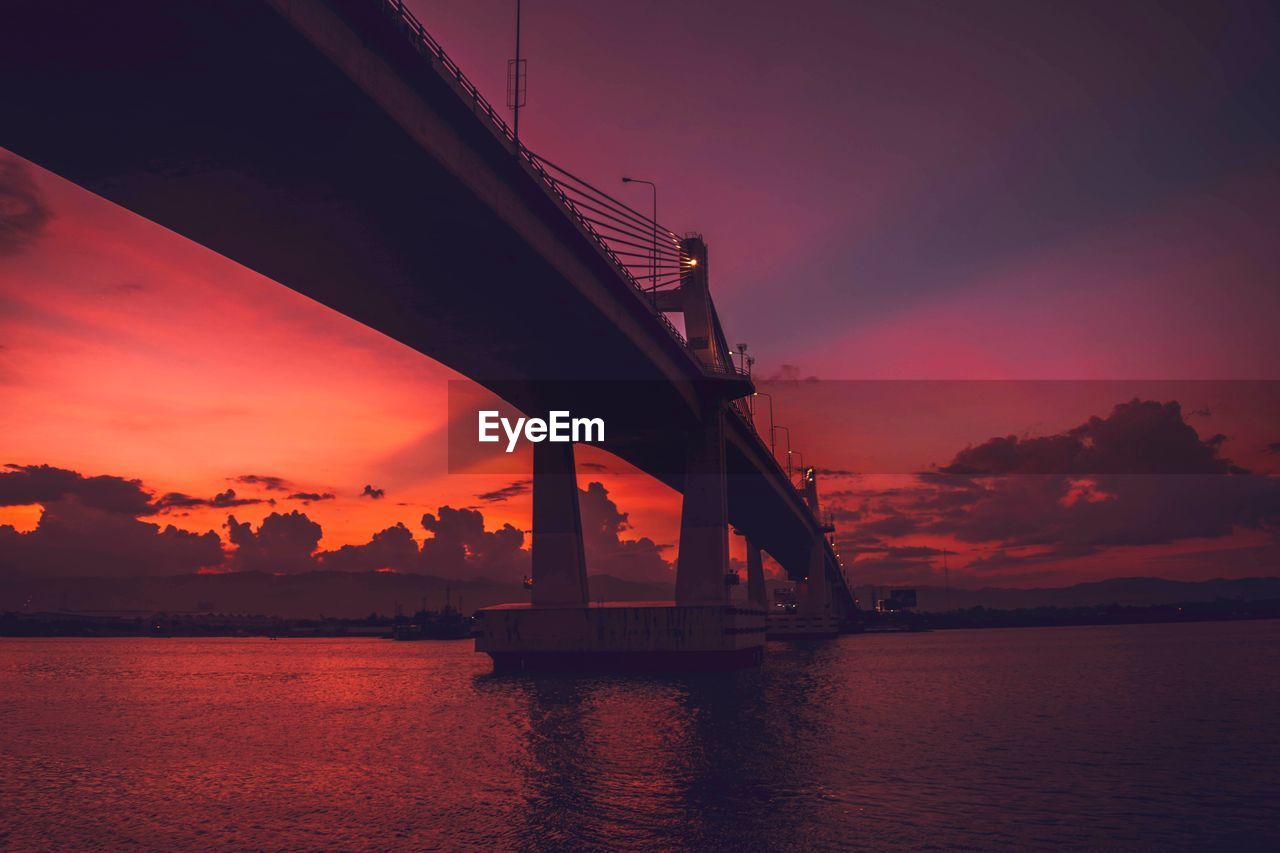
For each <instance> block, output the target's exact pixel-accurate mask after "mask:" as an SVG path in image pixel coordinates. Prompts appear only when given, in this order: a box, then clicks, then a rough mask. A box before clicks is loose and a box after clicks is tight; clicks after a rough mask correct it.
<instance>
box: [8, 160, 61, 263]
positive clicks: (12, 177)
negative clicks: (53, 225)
mask: <svg viewBox="0 0 1280 853" xmlns="http://www.w3.org/2000/svg"><path fill="white" fill-rule="evenodd" d="M52 218H53V213H52V212H51V211H50V210H49V208H48V206H47V205H46V204H45V202H44V198H43V196H42V194H41V193H40V188H39V187H38V186H36V182H35V180H34V179H33V178H32V177H31V172H30V170H29V169H28V168H27V167H26V165H25V164H23V163H22V162H21V161H19V160H18V159H17V158H15V157H6V156H2V155H0V255H14V254H17V253H18V252H21V251H22V250H23V249H25V248H27V247H28V246H30V245H31V244H33V243H34V242H35V241H36V239H37V238H39V236H40V232H42V231H43V230H44V228H45V226H46V225H48V224H49V220H50V219H52Z"/></svg>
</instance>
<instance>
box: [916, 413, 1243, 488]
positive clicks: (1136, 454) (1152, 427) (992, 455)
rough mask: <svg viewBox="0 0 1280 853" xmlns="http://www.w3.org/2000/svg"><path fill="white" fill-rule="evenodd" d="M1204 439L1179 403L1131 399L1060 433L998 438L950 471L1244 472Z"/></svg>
mask: <svg viewBox="0 0 1280 853" xmlns="http://www.w3.org/2000/svg"><path fill="white" fill-rule="evenodd" d="M1225 440H1226V437H1225V436H1222V435H1215V436H1212V437H1210V438H1208V439H1201V438H1200V436H1199V435H1198V434H1197V433H1196V431H1195V428H1194V427H1192V426H1191V425H1190V424H1188V423H1187V422H1186V420H1185V419H1184V418H1183V415H1182V408H1181V406H1179V405H1178V403H1177V402H1176V401H1175V402H1170V403H1158V402H1155V401H1153V400H1137V399H1135V400H1132V401H1130V402H1128V403H1121V404H1119V405H1117V406H1116V407H1115V408H1114V409H1112V410H1111V414H1110V415H1108V416H1107V417H1105V418H1100V417H1098V416H1097V415H1094V416H1093V417H1091V418H1089V420H1088V421H1086V422H1085V423H1083V424H1081V425H1080V426H1078V427H1076V428H1075V429H1072V430H1069V431H1067V432H1066V433H1063V434H1059V435H1051V436H1044V437H1041V438H1024V439H1019V438H1018V437H1017V436H1013V435H1010V436H1005V437H1002V438H993V439H990V440H989V441H987V442H984V443H983V444H980V445H978V446H977V447H969V448H966V449H964V450H962V451H960V452H959V453H957V454H956V456H955V458H954V459H953V460H952V461H951V464H950V465H947V466H946V467H944V468H942V469H941V470H942V472H943V473H945V474H963V475H966V476H992V475H1001V474H1242V473H1245V471H1244V470H1243V469H1241V468H1239V467H1237V466H1235V465H1233V464H1232V463H1231V461H1230V460H1229V459H1223V458H1222V457H1221V456H1220V455H1219V451H1220V449H1221V447H1222V443H1223V441H1225Z"/></svg>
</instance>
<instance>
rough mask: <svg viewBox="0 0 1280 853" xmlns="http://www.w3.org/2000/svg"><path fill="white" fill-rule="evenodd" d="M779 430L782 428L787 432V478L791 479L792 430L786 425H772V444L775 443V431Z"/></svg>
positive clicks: (770, 437) (770, 439)
mask: <svg viewBox="0 0 1280 853" xmlns="http://www.w3.org/2000/svg"><path fill="white" fill-rule="evenodd" d="M778 430H782V431H783V432H785V433H786V434H787V479H788V480H790V479H791V430H789V429H787V428H786V427H784V426H776V427H772V428H771V429H770V430H769V443H770V444H772V443H773V433H775V432H777V431H778ZM775 456H776V454H775Z"/></svg>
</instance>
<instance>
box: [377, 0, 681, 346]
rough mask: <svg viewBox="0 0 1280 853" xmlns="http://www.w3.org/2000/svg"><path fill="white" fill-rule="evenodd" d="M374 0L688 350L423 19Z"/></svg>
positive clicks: (400, 0) (393, 2)
mask: <svg viewBox="0 0 1280 853" xmlns="http://www.w3.org/2000/svg"><path fill="white" fill-rule="evenodd" d="M377 2H378V4H379V5H380V6H381V7H382V8H383V9H384V10H386V11H387V12H389V13H391V14H392V15H394V16H395V18H396V20H397V22H398V23H399V24H400V25H401V26H402V27H405V28H407V30H408V32H409V34H410V35H412V36H414V37H415V38H416V39H417V46H418V48H419V50H420V51H422V50H424V49H425V51H426V53H427V54H429V55H430V56H431V58H432V59H434V60H435V61H436V62H438V63H439V64H440V66H441V67H442V68H443V69H444V70H445V71H446V72H448V74H449V76H450V77H452V78H453V80H454V82H456V83H457V84H458V86H459V87H461V89H462V91H463V92H464V93H465V94H466V95H467V97H468V98H470V100H471V103H472V106H473V109H474V112H475V114H476V115H477V116H478V117H479V118H480V119H481V120H482V121H484V122H487V123H488V125H489V129H490V130H492V131H493V132H495V133H496V134H497V135H498V136H499V137H500V138H502V139H504V140H506V141H508V142H510V143H511V144H513V145H514V146H515V147H516V151H517V152H518V154H519V156H520V160H521V162H522V163H524V164H525V166H527V167H528V168H529V169H530V170H531V171H532V172H533V173H534V175H535V177H537V178H538V179H539V181H540V183H541V184H542V186H543V188H544V189H545V190H547V191H548V192H549V193H550V194H551V196H552V197H553V198H555V199H556V200H557V201H558V202H559V203H560V206H561V208H562V209H563V210H564V212H565V213H566V214H567V215H568V216H569V218H570V220H571V221H573V222H574V223H575V224H576V225H577V226H578V227H579V228H581V229H582V230H583V231H584V232H585V233H586V234H587V236H588V237H589V238H590V239H591V240H592V241H594V242H595V244H596V246H597V247H598V248H599V249H600V250H601V251H602V252H603V253H604V254H605V256H606V258H607V259H608V260H609V261H610V262H611V263H612V264H613V266H614V269H615V270H616V271H617V272H618V274H619V275H620V276H622V278H623V279H624V280H625V281H627V282H629V283H630V284H631V286H632V288H633V289H634V290H635V291H636V292H637V293H638V294H639V295H640V296H641V297H642V299H643V301H644V302H645V304H646V305H647V306H648V307H649V309H650V313H652V314H653V315H654V317H656V318H657V319H658V320H659V321H660V322H661V323H662V325H663V327H664V328H665V329H666V330H667V333H668V334H670V335H671V336H672V337H673V338H674V339H675V340H676V342H677V343H679V344H680V346H681V347H683V348H684V349H685V350H688V348H689V345H688V342H687V341H685V339H684V335H682V334H680V330H679V329H677V328H676V327H675V324H673V323H672V322H671V320H669V319H668V318H667V316H666V315H665V314H663V313H662V312H661V311H659V310H657V307H656V306H655V305H654V304H653V303H652V301H651V300H650V299H647V298H644V297H646V296H647V293H646V291H645V288H644V286H643V285H641V284H640V282H639V281H637V280H636V278H635V276H634V275H632V273H631V271H630V270H629V269H628V268H627V265H626V264H625V263H623V261H622V259H621V258H620V257H618V254H617V253H616V252H615V251H614V250H613V249H611V248H610V247H609V244H608V243H607V242H606V241H605V240H604V238H603V237H602V236H601V235H600V233H599V232H598V231H596V229H595V228H594V227H592V225H591V223H590V222H588V221H587V219H586V218H585V217H584V215H583V213H582V212H581V211H580V210H579V209H578V208H577V206H576V205H574V203H573V201H572V200H571V199H570V198H569V197H568V195H567V194H566V193H565V192H564V190H563V189H562V188H561V187H560V186H559V182H558V181H556V180H555V179H554V178H553V177H552V176H551V175H550V174H549V173H548V172H547V170H546V168H545V167H544V166H543V165H542V163H541V162H540V160H539V158H538V156H537V155H535V154H534V153H533V152H532V151H530V150H529V149H528V148H526V147H525V146H524V144H523V143H521V142H520V141H519V140H517V139H516V137H515V133H514V132H512V130H511V127H510V126H509V125H508V124H507V122H506V120H505V119H503V118H502V116H501V114H499V113H498V111H497V110H495V109H494V108H493V105H492V104H490V103H489V101H488V100H486V99H485V97H484V95H482V94H480V90H479V89H478V88H477V87H476V85H475V84H474V83H472V82H471V81H470V80H469V79H468V78H467V75H466V74H464V73H462V69H461V68H459V67H458V64H457V63H456V62H454V61H453V60H452V59H450V58H449V54H447V53H445V51H444V48H443V47H441V46H440V43H439V42H438V41H436V40H435V38H434V37H433V36H432V35H431V33H430V32H428V31H427V28H426V27H424V26H423V25H422V22H421V21H419V20H418V19H417V17H416V16H415V15H414V14H413V12H411V11H410V10H409V9H408V8H406V7H405V4H404V0H377ZM664 230H665V229H664Z"/></svg>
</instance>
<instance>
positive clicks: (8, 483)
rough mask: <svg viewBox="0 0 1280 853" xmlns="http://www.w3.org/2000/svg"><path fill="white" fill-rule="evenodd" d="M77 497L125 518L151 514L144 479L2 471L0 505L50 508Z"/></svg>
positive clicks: (49, 470)
mask: <svg viewBox="0 0 1280 853" xmlns="http://www.w3.org/2000/svg"><path fill="white" fill-rule="evenodd" d="M63 498H76V499H78V500H79V501H80V502H81V503H82V504H83V505H84V506H86V507H91V508H94V509H101V510H105V511H107V512H115V513H120V514H122V515H130V516H139V515H151V514H152V513H153V512H154V511H155V508H154V507H153V506H152V505H151V493H150V492H148V491H147V490H146V489H144V488H143V487H142V481H141V480H126V479H124V478H122V477H111V476H99V477H85V476H84V475H82V474H80V473H78V472H76V471H70V470H67V469H66V468H54V467H52V466H50V465H14V464H9V465H5V466H4V470H3V472H0V506H21V505H25V504H43V505H46V506H47V505H48V504H50V503H53V502H55V501H59V500H62V499H63Z"/></svg>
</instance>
